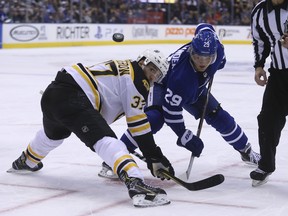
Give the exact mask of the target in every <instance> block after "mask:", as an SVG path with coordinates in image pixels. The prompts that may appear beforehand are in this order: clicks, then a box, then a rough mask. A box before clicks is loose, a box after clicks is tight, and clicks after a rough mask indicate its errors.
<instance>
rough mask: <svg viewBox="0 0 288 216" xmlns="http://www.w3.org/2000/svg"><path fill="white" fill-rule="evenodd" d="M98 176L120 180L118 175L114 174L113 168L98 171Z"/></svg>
mask: <svg viewBox="0 0 288 216" xmlns="http://www.w3.org/2000/svg"><path fill="white" fill-rule="evenodd" d="M98 176H99V177H101V178H106V179H111V180H118V179H119V178H118V176H117V175H116V174H114V173H113V172H112V171H111V170H108V169H102V170H100V172H99V173H98Z"/></svg>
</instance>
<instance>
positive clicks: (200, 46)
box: [121, 23, 260, 165]
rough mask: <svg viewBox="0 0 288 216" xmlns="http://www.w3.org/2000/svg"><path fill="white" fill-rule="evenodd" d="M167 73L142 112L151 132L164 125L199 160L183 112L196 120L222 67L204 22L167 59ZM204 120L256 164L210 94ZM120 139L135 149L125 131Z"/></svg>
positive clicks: (213, 35) (213, 38) (220, 50)
mask: <svg viewBox="0 0 288 216" xmlns="http://www.w3.org/2000/svg"><path fill="white" fill-rule="evenodd" d="M169 62H170V66H169V70H168V72H167V75H166V76H165V77H164V79H163V81H162V83H161V84H158V83H157V84H155V85H154V87H153V89H152V91H151V92H150V94H151V96H149V99H151V100H150V101H148V103H147V107H146V108H145V113H146V115H147V117H148V120H149V122H150V124H151V128H152V132H153V133H156V132H157V131H159V130H160V129H161V128H162V126H163V124H164V123H166V124H167V125H168V126H169V127H171V129H172V130H173V131H174V132H175V134H176V135H177V136H178V140H177V145H178V146H180V147H184V148H186V149H187V150H189V151H191V152H192V154H193V156H196V157H199V156H200V154H201V152H202V150H203V148H204V144H203V142H202V140H201V139H200V138H199V137H197V136H196V135H194V133H193V132H192V131H191V130H189V129H188V128H186V126H185V122H184V118H183V115H182V111H183V109H185V110H186V111H187V112H189V113H190V114H191V115H193V116H194V117H195V118H196V119H198V118H200V116H201V114H202V110H203V107H204V104H205V100H206V98H207V93H208V90H207V84H208V82H209V81H210V80H211V79H212V78H213V77H214V75H215V73H216V72H217V71H218V70H220V69H222V68H223V67H224V66H225V63H226V58H225V53H224V47H223V45H222V44H221V42H220V41H219V39H218V37H217V35H216V33H215V30H214V28H213V27H212V26H211V25H210V24H207V23H202V24H199V25H198V26H197V28H196V31H195V36H194V38H193V39H192V41H191V42H190V43H187V44H185V45H184V46H182V47H180V48H179V49H178V50H176V51H175V52H174V53H172V54H171V55H170V56H169ZM204 119H205V121H206V123H207V124H208V125H211V126H212V127H213V128H215V129H216V130H217V131H218V132H219V133H220V135H221V136H222V137H223V139H224V140H225V141H226V142H227V143H228V144H229V145H230V146H232V147H233V148H234V149H235V150H236V151H238V152H239V153H240V156H241V159H242V160H243V161H244V162H246V163H248V164H253V165H257V164H258V161H259V159H260V155H259V154H258V153H256V152H254V151H253V150H252V146H251V144H250V143H249V141H248V138H247V136H246V135H245V133H244V132H243V130H242V129H241V127H240V126H239V125H238V124H237V123H236V122H235V120H234V118H233V117H232V116H231V115H230V114H229V113H228V112H227V111H226V110H224V109H223V108H222V107H221V105H220V103H219V102H218V101H217V99H216V98H215V97H214V96H213V95H212V94H210V96H209V101H208V104H207V109H206V115H205V116H204ZM121 140H122V141H123V142H124V143H125V144H126V145H127V147H128V148H129V149H132V150H134V149H135V148H137V146H138V145H137V141H135V139H133V137H132V136H131V134H130V132H129V131H126V132H125V134H124V135H123V136H122V138H121Z"/></svg>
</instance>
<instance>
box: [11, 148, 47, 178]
mask: <svg viewBox="0 0 288 216" xmlns="http://www.w3.org/2000/svg"><path fill="white" fill-rule="evenodd" d="M26 158H27V157H26V154H25V152H22V154H21V156H20V157H19V158H18V159H17V160H15V161H14V162H13V163H12V168H10V169H9V170H7V172H8V173H31V172H36V171H38V170H40V169H42V167H43V163H42V162H39V163H38V164H37V165H36V166H35V167H33V168H31V167H29V166H28V165H27V164H26Z"/></svg>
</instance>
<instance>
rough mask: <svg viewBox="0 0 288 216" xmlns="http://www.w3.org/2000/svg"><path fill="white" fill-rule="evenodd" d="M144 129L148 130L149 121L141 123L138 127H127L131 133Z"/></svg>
mask: <svg viewBox="0 0 288 216" xmlns="http://www.w3.org/2000/svg"><path fill="white" fill-rule="evenodd" d="M145 130H150V124H149V123H146V124H145V125H141V126H139V127H133V128H129V131H130V132H131V133H132V134H135V133H137V132H141V131H145Z"/></svg>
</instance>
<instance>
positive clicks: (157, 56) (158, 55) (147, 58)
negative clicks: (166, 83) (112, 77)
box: [137, 49, 169, 83]
mask: <svg viewBox="0 0 288 216" xmlns="http://www.w3.org/2000/svg"><path fill="white" fill-rule="evenodd" d="M143 59H144V65H148V64H149V63H150V62H151V63H153V64H154V65H155V66H156V67H157V68H158V69H159V70H160V72H161V75H160V76H159V78H158V79H157V80H156V81H155V82H157V83H160V82H161V81H162V79H163V78H164V77H165V76H166V74H167V71H168V68H169V63H168V61H167V59H166V57H165V56H164V54H163V53H162V52H160V51H159V50H152V49H147V50H145V51H144V52H142V53H141V54H140V55H139V56H138V58H137V62H139V61H141V60H143Z"/></svg>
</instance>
